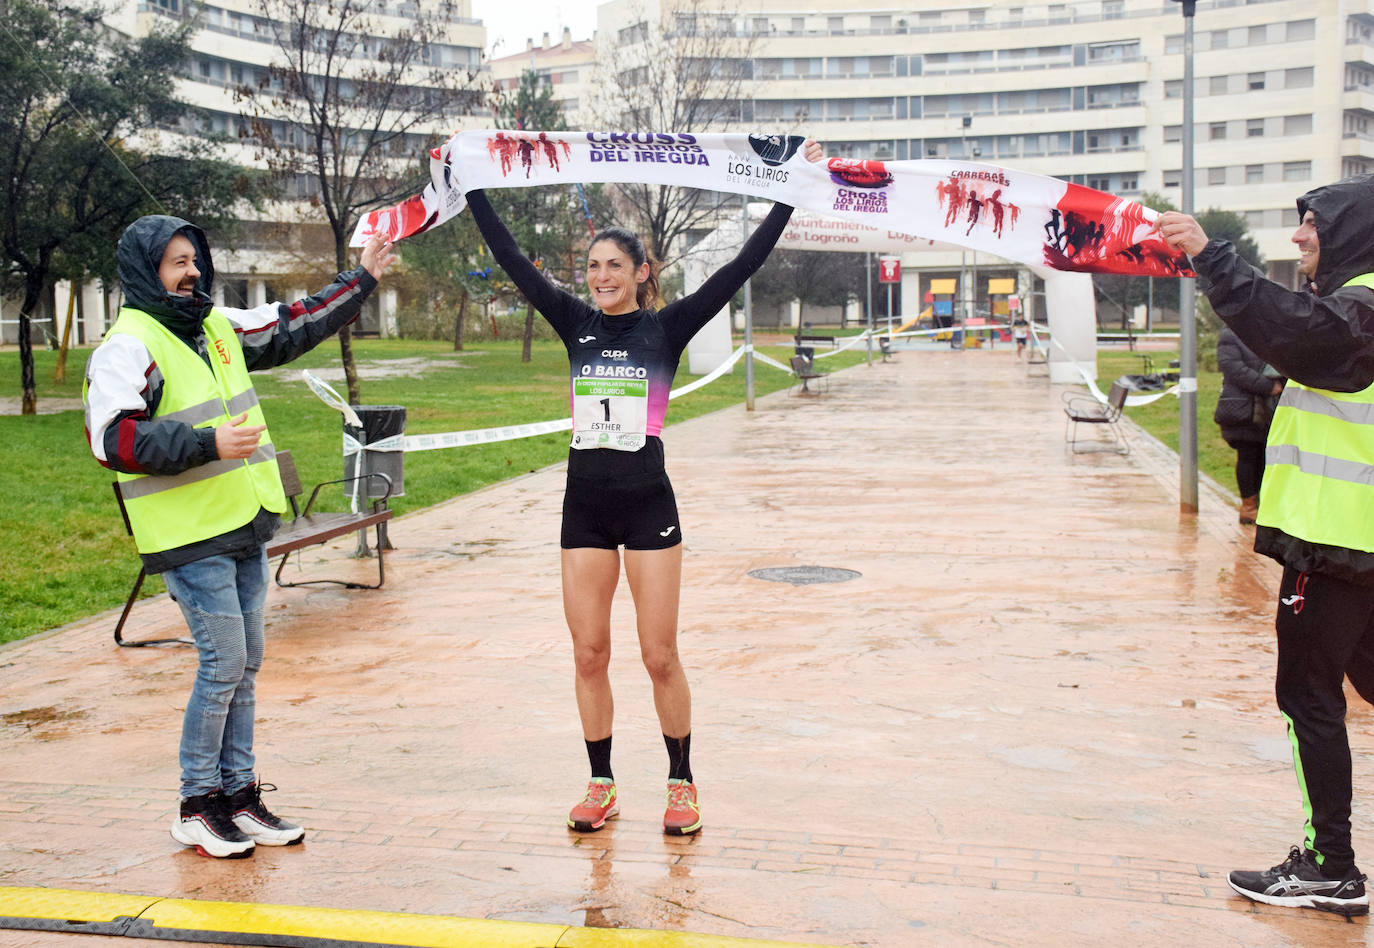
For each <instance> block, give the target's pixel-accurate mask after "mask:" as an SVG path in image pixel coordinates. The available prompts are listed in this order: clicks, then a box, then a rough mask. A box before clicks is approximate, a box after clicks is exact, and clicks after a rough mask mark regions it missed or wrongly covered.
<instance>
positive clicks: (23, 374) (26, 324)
mask: <svg viewBox="0 0 1374 948" xmlns="http://www.w3.org/2000/svg"><path fill="white" fill-rule="evenodd" d="M42 290H43V287H42V286H41V285H38V284H35V283H34V282H33V281H32V280H29V281H26V282H25V284H24V302H23V304H22V305H21V306H20V307H19V388H20V391H21V392H22V393H23V397H22V407H21V408H20V411H21V412H22V413H23V414H25V415H36V414H38V386H37V385H36V384H35V383H34V380H33V340H32V339H30V338H29V333H30V332H31V331H32V330H33V321H32V315H33V311H34V310H35V309H37V308H38V300H39V299H40V297H42V295H43V293H42Z"/></svg>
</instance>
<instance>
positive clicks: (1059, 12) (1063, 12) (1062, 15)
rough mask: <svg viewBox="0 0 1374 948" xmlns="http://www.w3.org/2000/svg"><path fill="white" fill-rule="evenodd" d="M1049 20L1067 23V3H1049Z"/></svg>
mask: <svg viewBox="0 0 1374 948" xmlns="http://www.w3.org/2000/svg"><path fill="white" fill-rule="evenodd" d="M1050 22H1051V23H1067V22H1069V5H1068V4H1067V3H1051V4H1050Z"/></svg>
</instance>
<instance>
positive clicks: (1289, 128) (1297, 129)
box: [1283, 115, 1312, 135]
mask: <svg viewBox="0 0 1374 948" xmlns="http://www.w3.org/2000/svg"><path fill="white" fill-rule="evenodd" d="M1283 134H1285V135H1311V134H1312V116H1311V115H1285V116H1284V117H1283Z"/></svg>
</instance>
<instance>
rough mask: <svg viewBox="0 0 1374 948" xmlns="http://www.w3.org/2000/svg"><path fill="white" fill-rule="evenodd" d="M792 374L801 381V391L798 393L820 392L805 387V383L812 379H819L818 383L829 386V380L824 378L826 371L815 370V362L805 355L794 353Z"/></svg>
mask: <svg viewBox="0 0 1374 948" xmlns="http://www.w3.org/2000/svg"><path fill="white" fill-rule="evenodd" d="M792 375H793V376H794V377H795V378H796V379H797V380H798V381H800V382H801V391H799V392H797V394H798V395H818V394H820V393H819V392H813V391H811V389H809V388H808V387H807V383H808V382H811V381H813V380H819V382H820V384H821V385H823V386H825V387H826V388H829V386H830V381H829V380H828V379H827V378H826V373H825V372H817V371H816V367H815V363H814V362H812V361H811V360H810V359H808V358H806V357H805V356H799V355H795V356H793V357H792ZM792 387H793V388H795V387H796V384H795V383H793V386H792ZM789 391H790V390H789Z"/></svg>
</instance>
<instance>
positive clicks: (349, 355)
mask: <svg viewBox="0 0 1374 948" xmlns="http://www.w3.org/2000/svg"><path fill="white" fill-rule="evenodd" d="M339 356H340V358H341V359H342V360H343V370H344V382H345V384H347V386H348V404H350V405H361V404H362V403H363V393H362V388H361V387H360V386H359V385H358V364H357V363H356V362H354V361H353V327H352V326H345V327H344V328H342V329H340V330H339Z"/></svg>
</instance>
